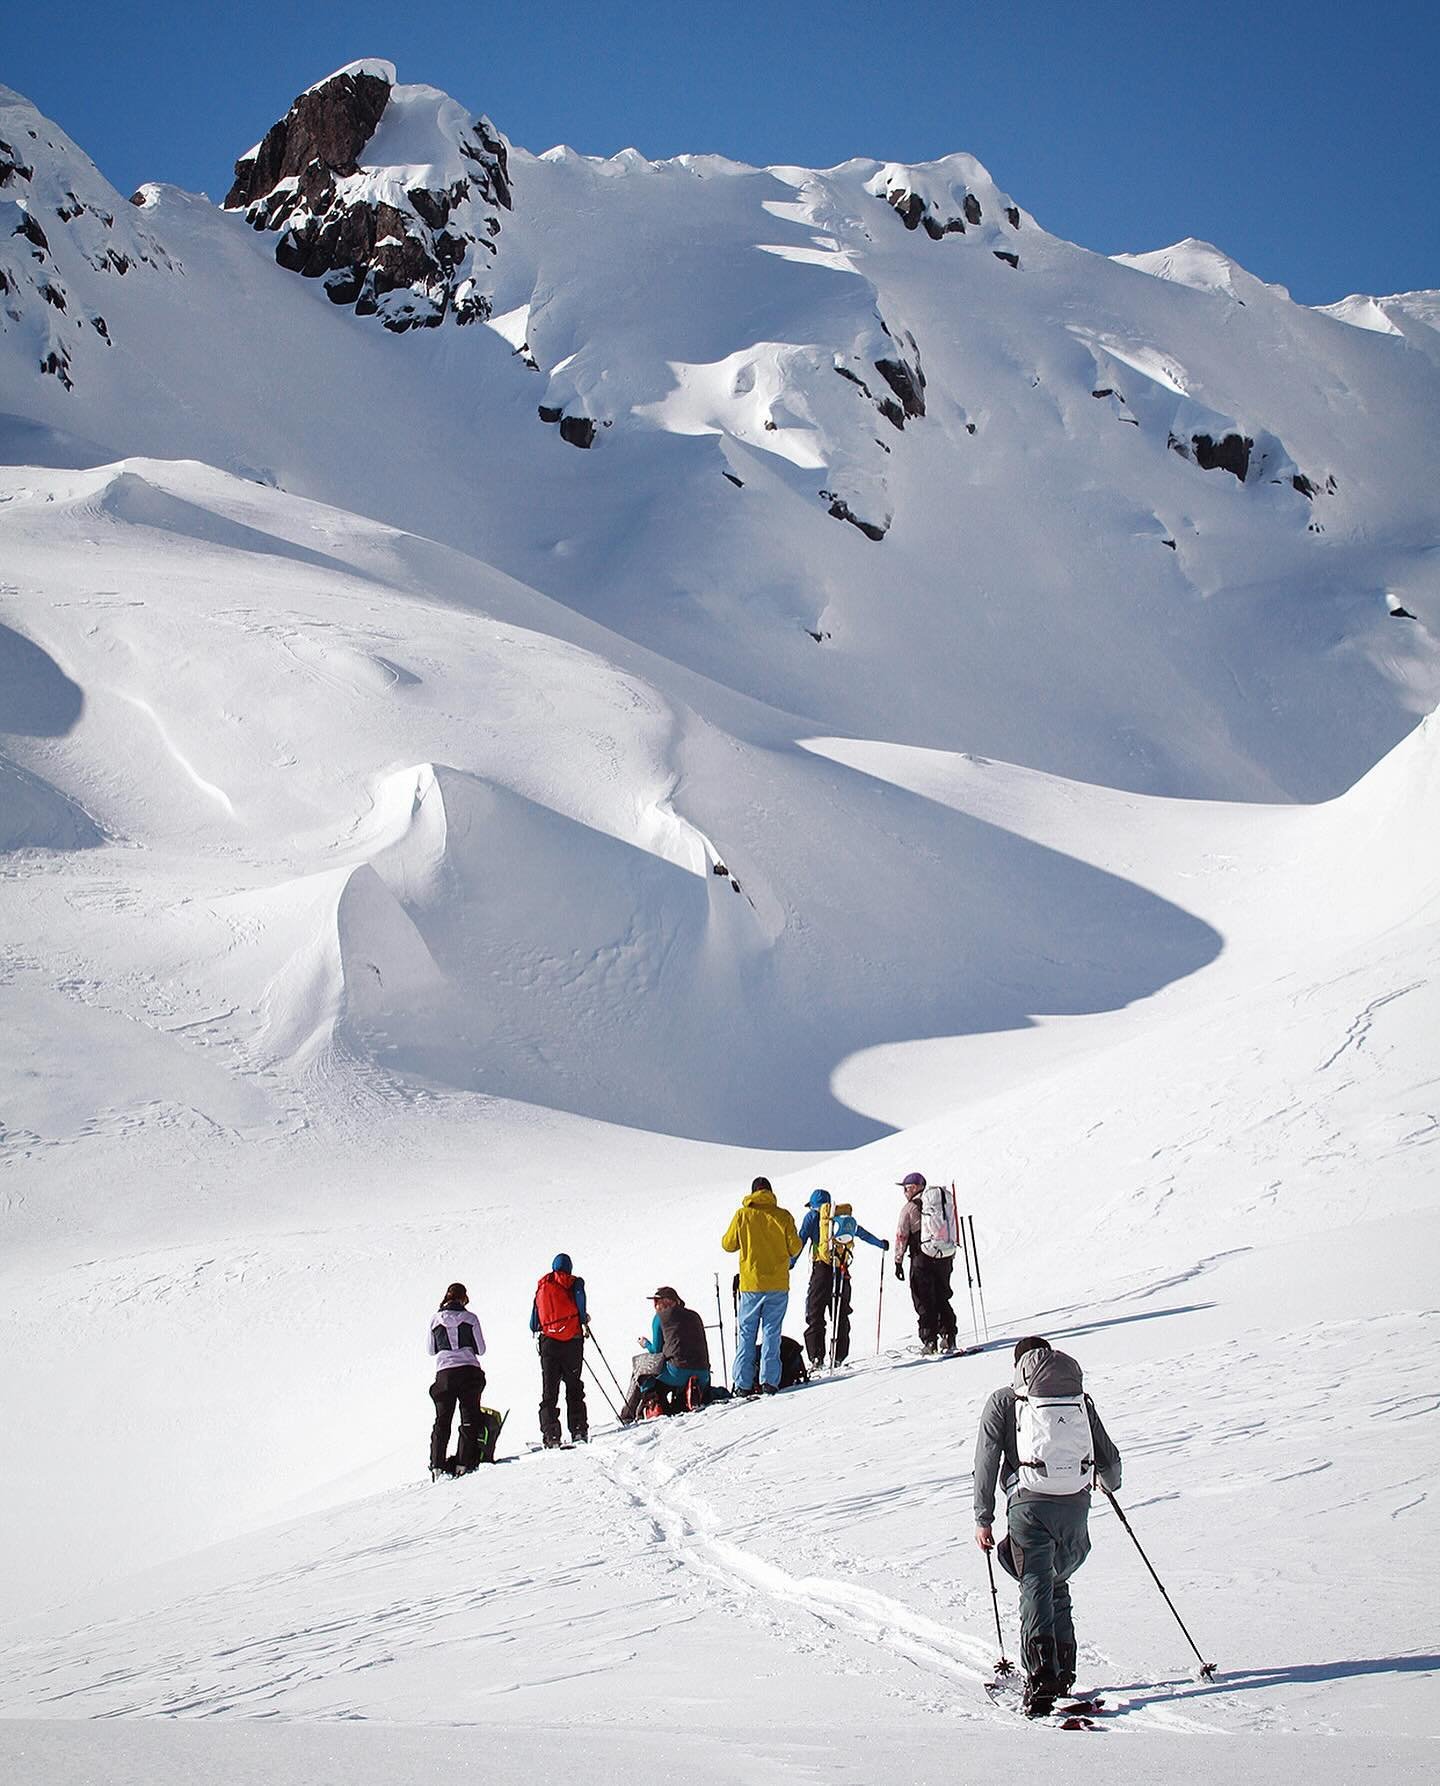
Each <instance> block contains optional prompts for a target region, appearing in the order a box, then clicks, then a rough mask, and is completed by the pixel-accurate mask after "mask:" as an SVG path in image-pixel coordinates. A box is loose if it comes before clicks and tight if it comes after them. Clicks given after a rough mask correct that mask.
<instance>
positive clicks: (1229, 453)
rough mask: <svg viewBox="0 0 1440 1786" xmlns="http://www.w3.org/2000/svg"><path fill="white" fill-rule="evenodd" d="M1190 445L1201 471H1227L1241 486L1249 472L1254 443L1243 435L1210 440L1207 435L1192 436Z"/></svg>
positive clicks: (1228, 435)
mask: <svg viewBox="0 0 1440 1786" xmlns="http://www.w3.org/2000/svg"><path fill="white" fill-rule="evenodd" d="M1190 444H1191V446H1192V447H1193V448H1194V451H1195V463H1196V464H1197V465H1198V466H1199V467H1200V469H1201V471H1228V472H1230V473H1231V474H1232V475H1233V476H1235V477H1237V478H1238V479H1239V480H1240V482H1241V483H1242V484H1243V483H1244V482H1245V478H1246V475H1247V473H1248V472H1249V470H1250V454H1251V451H1252V450H1253V448H1254V445H1255V442H1254V441H1253V440H1250V439H1247V437H1246V436H1245V435H1243V434H1225V435H1222V436H1221V438H1220V439H1219V440H1212V439H1211V437H1210V436H1209V435H1208V434H1192V435H1191V436H1190Z"/></svg>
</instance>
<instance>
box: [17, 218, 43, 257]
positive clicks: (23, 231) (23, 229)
mask: <svg viewBox="0 0 1440 1786" xmlns="http://www.w3.org/2000/svg"><path fill="white" fill-rule="evenodd" d="M12 234H14V235H17V236H24V238H25V240H26V241H27V242H29V243H30V244H31V246H32V247H34V248H38V249H39V250H40V252H41V254H48V253H49V252H50V241H49V238H48V237H47V236H46V234H45V232H44V230H43V229H41V227H40V225H39V224H38V223H37V222H36V221H35V219H34V218H33V217H32V216H31V215H30V213H29V212H28V211H22V212H21V214H20V221H19V222H18V223H17V224H16V225H15V228H14V230H13V231H12Z"/></svg>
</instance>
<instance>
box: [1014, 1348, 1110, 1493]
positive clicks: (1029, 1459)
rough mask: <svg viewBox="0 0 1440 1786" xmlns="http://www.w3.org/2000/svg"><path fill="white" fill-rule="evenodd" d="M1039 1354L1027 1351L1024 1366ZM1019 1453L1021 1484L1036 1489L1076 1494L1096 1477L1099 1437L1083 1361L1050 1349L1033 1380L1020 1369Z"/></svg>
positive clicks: (1017, 1408)
mask: <svg viewBox="0 0 1440 1786" xmlns="http://www.w3.org/2000/svg"><path fill="white" fill-rule="evenodd" d="M1033 1356H1034V1354H1033V1353H1026V1355H1025V1357H1024V1358H1022V1359H1021V1361H1020V1364H1021V1367H1022V1368H1023V1366H1024V1365H1025V1363H1026V1362H1027V1361H1028V1360H1029V1359H1030V1358H1032V1357H1033ZM1015 1376H1016V1380H1015V1455H1016V1457H1017V1459H1018V1460H1019V1464H1020V1483H1019V1486H1020V1487H1021V1488H1024V1489H1028V1490H1029V1491H1030V1493H1031V1494H1036V1495H1075V1494H1079V1493H1081V1491H1082V1490H1084V1489H1087V1488H1090V1487H1092V1486H1093V1484H1094V1481H1095V1442H1094V1439H1093V1438H1092V1437H1091V1433H1090V1413H1089V1410H1088V1409H1087V1408H1086V1406H1085V1390H1084V1383H1083V1378H1082V1376H1081V1373H1080V1366H1079V1365H1078V1364H1077V1363H1076V1362H1075V1360H1074V1359H1073V1358H1071V1357H1069V1356H1068V1355H1067V1354H1066V1353H1064V1352H1046V1353H1045V1354H1044V1355H1043V1356H1042V1358H1041V1360H1040V1363H1039V1365H1038V1368H1036V1369H1035V1371H1034V1374H1033V1375H1032V1376H1031V1378H1030V1381H1029V1382H1028V1383H1024V1382H1023V1381H1022V1377H1021V1370H1018V1369H1017V1371H1016V1373H1015Z"/></svg>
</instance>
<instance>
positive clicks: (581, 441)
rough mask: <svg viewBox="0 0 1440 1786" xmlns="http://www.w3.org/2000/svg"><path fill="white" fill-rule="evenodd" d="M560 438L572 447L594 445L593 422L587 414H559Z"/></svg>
mask: <svg viewBox="0 0 1440 1786" xmlns="http://www.w3.org/2000/svg"><path fill="white" fill-rule="evenodd" d="M560 438H561V440H563V441H565V442H566V444H567V445H569V446H573V447H591V446H594V444H595V424H594V422H592V421H591V419H590V417H589V416H588V415H567V416H561V418H560Z"/></svg>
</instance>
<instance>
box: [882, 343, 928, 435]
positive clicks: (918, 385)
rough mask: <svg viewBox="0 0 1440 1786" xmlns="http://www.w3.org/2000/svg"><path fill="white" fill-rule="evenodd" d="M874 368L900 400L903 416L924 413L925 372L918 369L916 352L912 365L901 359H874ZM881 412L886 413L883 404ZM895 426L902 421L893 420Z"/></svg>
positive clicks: (921, 414) (911, 416)
mask: <svg viewBox="0 0 1440 1786" xmlns="http://www.w3.org/2000/svg"><path fill="white" fill-rule="evenodd" d="M912 345H913V344H912ZM875 370H876V371H877V372H878V373H879V374H880V376H881V377H882V378H883V379H884V380H885V382H886V384H888V385H889V387H890V389H891V390H892V391H894V393H895V395H896V397H897V398H898V399H899V400H900V408H901V412H902V415H903V416H905V417H910V418H912V419H913V418H914V417H916V416H923V415H924V413H925V374H924V373H923V372H922V371H921V370H920V357H919V355H918V354H917V355H916V357H915V364H914V366H913V367H912V366H910V365H908V364H907V363H906V362H905V361H904V360H902V359H898V358H897V359H893V360H891V359H884V360H876V362H875ZM881 413H882V414H885V413H886V411H885V408H884V406H883V405H882V406H881ZM890 419H891V420H892V421H894V419H895V418H894V417H893V416H892V417H891V418H890ZM895 426H896V427H897V428H898V427H900V426H902V423H901V422H898V421H897V422H895Z"/></svg>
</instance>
